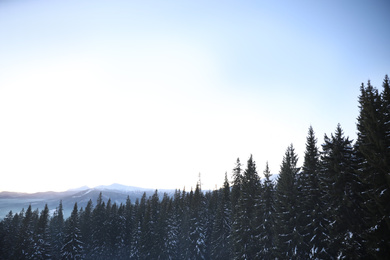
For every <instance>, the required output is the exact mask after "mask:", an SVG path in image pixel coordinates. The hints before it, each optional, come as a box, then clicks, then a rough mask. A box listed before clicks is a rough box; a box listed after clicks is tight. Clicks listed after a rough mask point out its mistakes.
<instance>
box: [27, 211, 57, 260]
mask: <svg viewBox="0 0 390 260" xmlns="http://www.w3.org/2000/svg"><path fill="white" fill-rule="evenodd" d="M32 254H33V258H34V259H50V258H51V257H52V247H51V237H50V229H49V208H48V207H47V204H46V205H45V208H44V210H42V212H41V215H40V217H39V220H38V223H37V226H36V228H35V232H34V246H33V253H32Z"/></svg>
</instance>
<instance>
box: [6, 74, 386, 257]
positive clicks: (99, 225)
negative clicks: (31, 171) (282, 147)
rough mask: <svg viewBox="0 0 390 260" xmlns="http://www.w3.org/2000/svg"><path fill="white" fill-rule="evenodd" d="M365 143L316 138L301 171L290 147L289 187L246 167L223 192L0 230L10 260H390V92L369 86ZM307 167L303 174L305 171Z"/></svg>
mask: <svg viewBox="0 0 390 260" xmlns="http://www.w3.org/2000/svg"><path fill="white" fill-rule="evenodd" d="M358 103H359V109H360V113H359V117H358V118H357V140H350V139H349V138H348V137H347V136H345V134H344V133H343V130H342V127H341V125H337V126H336V129H335V131H334V132H333V133H332V134H330V135H325V137H324V139H323V141H322V142H321V145H320V146H319V145H318V140H317V137H316V136H315V132H314V130H313V128H312V127H310V128H309V131H308V135H307V141H306V151H305V154H304V158H303V162H302V163H301V164H300V162H299V161H298V156H297V154H296V152H295V150H294V146H293V145H290V146H288V147H287V149H286V152H285V154H284V157H283V160H282V163H281V166H280V171H279V177H278V179H277V181H276V182H273V181H271V180H270V177H271V173H270V171H269V168H268V165H266V166H265V169H264V170H263V173H264V176H265V178H264V179H263V180H261V179H260V177H259V169H258V167H257V165H256V163H255V161H254V158H252V156H250V157H249V159H248V160H247V163H246V165H245V166H244V165H242V164H241V161H240V160H239V159H237V161H236V166H235V168H234V169H233V171H232V176H231V179H232V181H231V182H229V180H228V176H227V175H226V176H225V180H224V184H223V188H221V189H219V190H215V191H209V192H203V191H202V190H201V187H200V185H199V184H198V185H196V188H195V190H191V191H180V190H177V191H176V192H175V194H174V195H173V196H168V195H165V196H164V197H163V198H162V199H159V197H158V195H157V191H156V193H155V194H154V195H153V196H150V197H146V195H144V196H143V197H142V198H141V199H140V200H136V201H130V199H128V200H127V202H126V203H125V204H120V205H117V204H116V203H111V201H108V202H107V203H105V202H104V201H102V196H101V195H100V196H99V198H98V199H97V201H94V202H92V201H89V203H88V204H87V206H86V207H85V208H79V207H78V206H77V204H75V205H74V209H73V212H72V214H71V216H70V217H69V218H67V219H64V216H63V213H62V205H61V204H60V205H59V206H58V208H57V210H56V211H55V213H54V215H53V216H49V209H48V208H47V207H45V209H44V210H42V211H41V212H38V211H33V210H32V209H31V206H30V207H29V208H28V209H27V210H25V211H24V210H23V211H21V212H19V213H13V212H10V213H9V214H8V215H7V216H6V217H5V219H4V220H3V221H1V223H0V259H276V258H278V259H339V258H340V259H386V258H387V257H388V256H389V255H390V85H389V78H388V76H385V78H384V81H383V86H382V89H381V90H380V91H379V90H378V89H376V88H375V87H373V86H372V85H371V83H370V82H368V83H367V84H366V85H364V84H362V85H361V93H360V96H359V99H358ZM300 165H301V166H300Z"/></svg>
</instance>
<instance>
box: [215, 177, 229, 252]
mask: <svg viewBox="0 0 390 260" xmlns="http://www.w3.org/2000/svg"><path fill="white" fill-rule="evenodd" d="M218 193H219V199H218V204H217V205H216V207H217V214H216V217H215V220H214V226H213V232H212V239H211V241H212V244H211V259H231V257H232V255H231V246H230V243H229V242H230V241H229V235H230V230H231V223H230V215H231V203H230V185H229V181H228V179H227V174H225V181H224V185H223V188H222V189H220V190H219V192H218Z"/></svg>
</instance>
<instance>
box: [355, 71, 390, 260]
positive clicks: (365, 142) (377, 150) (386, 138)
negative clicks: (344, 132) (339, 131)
mask: <svg viewBox="0 0 390 260" xmlns="http://www.w3.org/2000/svg"><path fill="white" fill-rule="evenodd" d="M360 91H361V94H360V96H359V108H360V114H359V117H358V123H357V129H358V139H357V142H356V145H355V149H356V152H357V159H358V161H359V168H358V171H357V175H358V176H359V180H360V181H361V182H362V184H361V185H362V186H363V187H364V188H363V189H364V190H365V192H362V194H363V196H364V197H363V199H364V203H362V205H363V207H364V208H365V209H366V211H367V212H368V213H367V216H368V217H367V229H366V232H365V240H366V241H367V248H369V253H370V254H371V256H372V257H374V258H384V257H386V256H387V255H389V254H390V250H389V248H390V242H389V241H390V206H389V203H388V202H389V200H390V177H389V172H390V159H389V158H390V148H389V147H390V135H389V133H390V123H389V122H390V118H389V117H390V105H389V104H390V86H389V78H388V76H387V75H386V76H385V79H384V82H383V91H382V93H381V94H379V93H378V90H377V89H376V88H375V87H373V86H372V85H371V83H370V81H368V83H367V86H364V84H362V85H361V88H360Z"/></svg>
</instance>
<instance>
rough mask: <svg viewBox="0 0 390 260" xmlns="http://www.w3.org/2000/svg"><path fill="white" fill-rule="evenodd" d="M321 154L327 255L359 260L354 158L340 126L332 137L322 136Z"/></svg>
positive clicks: (358, 216) (349, 142) (359, 220)
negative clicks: (326, 222)
mask: <svg viewBox="0 0 390 260" xmlns="http://www.w3.org/2000/svg"><path fill="white" fill-rule="evenodd" d="M324 139H325V140H324V144H323V145H322V150H323V151H322V153H321V171H322V173H321V185H322V189H323V190H324V191H325V194H324V196H323V197H322V200H323V203H324V209H325V212H324V214H325V218H326V219H327V220H328V225H327V229H328V235H329V238H328V239H327V242H328V253H329V255H330V257H331V258H343V257H348V258H354V257H358V256H359V252H360V250H361V248H360V247H359V232H356V230H358V229H359V227H360V225H362V224H361V223H362V218H361V216H360V215H359V214H358V213H357V204H358V202H357V201H358V194H356V191H355V189H354V183H356V180H355V174H354V164H355V157H354V153H353V150H352V145H351V143H352V141H350V140H349V139H348V138H345V137H344V133H343V130H342V129H341V126H340V124H339V125H338V126H337V128H336V131H335V134H334V135H333V134H332V135H331V137H330V138H329V137H328V136H326V135H325V138H324Z"/></svg>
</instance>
